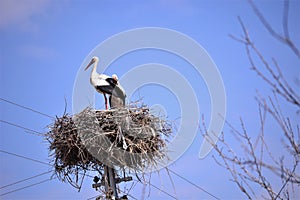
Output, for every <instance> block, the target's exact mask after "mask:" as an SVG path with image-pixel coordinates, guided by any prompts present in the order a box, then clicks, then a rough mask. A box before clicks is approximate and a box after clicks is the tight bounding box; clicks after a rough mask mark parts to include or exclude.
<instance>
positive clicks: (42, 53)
mask: <svg viewBox="0 0 300 200" xmlns="http://www.w3.org/2000/svg"><path fill="white" fill-rule="evenodd" d="M19 52H20V54H21V55H23V56H26V57H29V58H33V59H38V60H47V59H51V58H53V57H55V56H56V55H57V54H56V53H55V51H54V50H53V49H50V48H48V47H43V46H37V45H24V46H21V47H20V48H19Z"/></svg>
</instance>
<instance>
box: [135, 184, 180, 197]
mask: <svg viewBox="0 0 300 200" xmlns="http://www.w3.org/2000/svg"><path fill="white" fill-rule="evenodd" d="M135 181H139V180H136V179H135ZM139 182H140V181H139ZM149 185H150V186H152V187H154V188H155V189H157V190H159V191H161V192H163V193H164V194H166V195H168V196H169V197H171V198H173V199H177V197H175V196H174V195H172V194H170V193H168V192H167V191H165V190H163V189H160V188H159V187H157V186H155V185H153V184H152V183H150V182H149Z"/></svg>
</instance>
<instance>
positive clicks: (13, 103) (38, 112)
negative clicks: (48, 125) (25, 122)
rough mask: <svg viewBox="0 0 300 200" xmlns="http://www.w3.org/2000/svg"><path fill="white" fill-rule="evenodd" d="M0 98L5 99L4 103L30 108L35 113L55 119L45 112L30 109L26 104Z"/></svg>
mask: <svg viewBox="0 0 300 200" xmlns="http://www.w3.org/2000/svg"><path fill="white" fill-rule="evenodd" d="M0 100H2V101H5V102H6V103H10V104H12V105H15V106H18V107H20V108H23V109H26V110H30V111H32V112H35V113H37V114H40V115H43V116H46V117H49V118H51V119H55V118H54V117H52V116H50V115H47V114H45V113H42V112H40V111H37V110H35V109H32V108H29V107H27V106H23V105H20V104H17V103H15V102H12V101H9V100H6V99H3V98H0Z"/></svg>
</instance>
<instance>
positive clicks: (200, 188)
mask: <svg viewBox="0 0 300 200" xmlns="http://www.w3.org/2000/svg"><path fill="white" fill-rule="evenodd" d="M168 170H169V171H170V172H172V173H173V174H174V175H176V176H178V177H180V178H181V179H183V180H185V181H186V182H188V183H190V184H191V185H193V186H195V187H196V188H198V189H199V190H201V191H203V192H205V193H206V194H208V195H210V196H211V197H213V198H215V199H219V200H220V198H218V197H216V196H215V195H213V194H212V193H210V192H208V191H207V190H205V189H203V188H202V187H200V186H199V185H197V184H195V183H193V182H192V181H190V180H188V179H187V178H185V177H183V176H181V175H180V174H178V173H176V172H174V171H173V170H171V169H169V168H168Z"/></svg>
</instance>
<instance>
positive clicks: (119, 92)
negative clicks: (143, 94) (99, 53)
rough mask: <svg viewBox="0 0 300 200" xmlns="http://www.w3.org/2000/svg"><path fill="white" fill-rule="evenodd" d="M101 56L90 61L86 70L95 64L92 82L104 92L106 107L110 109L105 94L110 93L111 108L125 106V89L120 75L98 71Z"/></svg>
mask: <svg viewBox="0 0 300 200" xmlns="http://www.w3.org/2000/svg"><path fill="white" fill-rule="evenodd" d="M98 62H99V58H98V57H96V56H94V57H93V58H92V60H91V61H90V63H89V64H88V65H87V66H86V68H85V69H84V70H87V69H88V68H89V67H90V66H91V65H92V64H94V66H93V69H92V72H91V77H90V82H91V84H92V85H93V86H94V87H95V89H96V91H97V92H99V93H101V94H103V96H104V100H105V108H106V109H108V105H107V98H106V95H105V94H108V95H109V104H110V107H111V108H116V107H123V106H125V98H126V94H125V90H124V89H123V88H122V86H121V85H120V84H119V80H118V76H117V75H115V74H114V75H112V77H110V76H107V75H105V74H99V73H97V66H98Z"/></svg>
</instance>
